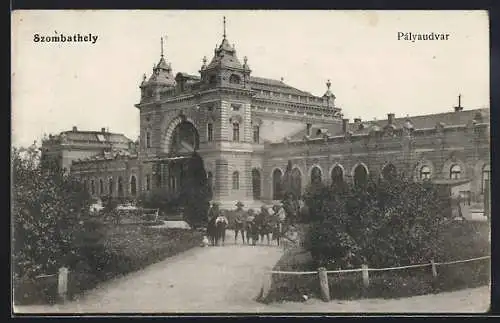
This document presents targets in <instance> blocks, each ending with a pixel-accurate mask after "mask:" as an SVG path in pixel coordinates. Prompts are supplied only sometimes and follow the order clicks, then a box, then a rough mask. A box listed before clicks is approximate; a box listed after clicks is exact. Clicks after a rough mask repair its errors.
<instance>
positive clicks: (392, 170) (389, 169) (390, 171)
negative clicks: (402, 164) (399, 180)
mask: <svg viewBox="0 0 500 323" xmlns="http://www.w3.org/2000/svg"><path fill="white" fill-rule="evenodd" d="M396 176H397V170H396V167H395V166H394V165H393V164H387V165H385V166H384V168H383V169H382V177H383V178H384V179H385V180H387V181H391V180H393V179H395V178H396Z"/></svg>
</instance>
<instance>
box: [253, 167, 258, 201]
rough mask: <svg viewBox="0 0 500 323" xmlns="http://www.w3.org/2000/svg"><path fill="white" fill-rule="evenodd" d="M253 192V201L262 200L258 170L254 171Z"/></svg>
mask: <svg viewBox="0 0 500 323" xmlns="http://www.w3.org/2000/svg"><path fill="white" fill-rule="evenodd" d="M252 192H253V199H254V200H260V172H259V170H258V169H255V168H254V169H252Z"/></svg>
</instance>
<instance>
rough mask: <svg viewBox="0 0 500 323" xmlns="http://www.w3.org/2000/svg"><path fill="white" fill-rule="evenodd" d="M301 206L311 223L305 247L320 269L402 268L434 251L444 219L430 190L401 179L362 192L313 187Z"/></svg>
mask: <svg viewBox="0 0 500 323" xmlns="http://www.w3.org/2000/svg"><path fill="white" fill-rule="evenodd" d="M305 201H306V204H307V206H308V208H309V213H310V218H311V219H312V220H313V223H312V227H311V230H310V231H309V234H308V235H307V238H306V241H305V246H306V248H307V249H308V250H310V251H311V254H312V256H313V258H314V260H315V262H316V264H317V265H318V266H327V267H330V268H338V267H341V268H349V267H356V266H359V265H361V264H362V263H367V264H369V265H370V266H372V267H390V266H400V265H407V264H414V263H421V262H428V261H429V259H431V258H433V257H434V256H435V254H436V252H437V251H438V250H437V247H438V246H439V245H438V232H439V229H440V227H441V225H442V224H443V223H444V217H443V216H442V215H441V213H440V209H439V205H440V201H441V200H440V198H439V195H438V192H437V190H436V188H435V187H434V186H432V185H427V184H420V183H415V182H411V181H408V180H406V179H402V178H397V179H393V180H391V181H380V182H378V183H370V184H369V185H367V186H366V187H362V188H358V187H353V186H348V185H345V184H343V185H339V186H331V187H326V186H323V185H315V186H313V187H311V188H309V190H308V192H307V193H306V197H305Z"/></svg>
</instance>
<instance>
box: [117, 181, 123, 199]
mask: <svg viewBox="0 0 500 323" xmlns="http://www.w3.org/2000/svg"><path fill="white" fill-rule="evenodd" d="M118 196H123V179H122V177H121V176H120V177H118Z"/></svg>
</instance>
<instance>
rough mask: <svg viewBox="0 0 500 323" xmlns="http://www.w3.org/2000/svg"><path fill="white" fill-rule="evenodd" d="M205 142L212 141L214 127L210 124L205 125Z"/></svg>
mask: <svg viewBox="0 0 500 323" xmlns="http://www.w3.org/2000/svg"><path fill="white" fill-rule="evenodd" d="M207 140H208V141H209V142H212V141H214V125H213V124H211V123H209V124H207Z"/></svg>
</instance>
